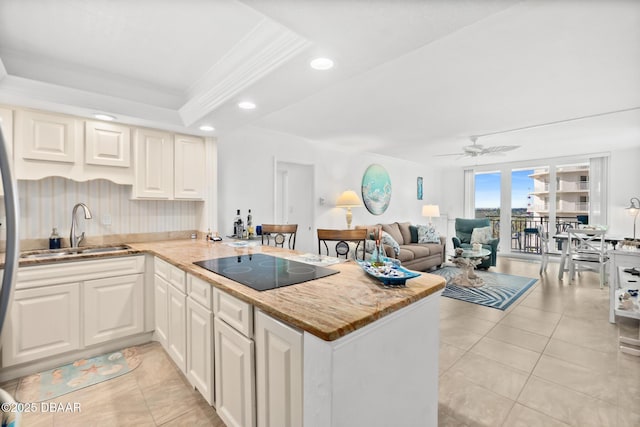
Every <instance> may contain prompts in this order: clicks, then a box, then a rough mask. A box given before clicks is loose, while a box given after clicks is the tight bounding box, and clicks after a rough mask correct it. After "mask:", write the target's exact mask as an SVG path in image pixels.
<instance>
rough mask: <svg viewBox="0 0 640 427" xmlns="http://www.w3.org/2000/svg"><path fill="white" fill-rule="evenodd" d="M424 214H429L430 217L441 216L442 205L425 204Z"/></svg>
mask: <svg viewBox="0 0 640 427" xmlns="http://www.w3.org/2000/svg"><path fill="white" fill-rule="evenodd" d="M422 216H428V217H429V218H433V217H439V216H440V207H439V206H438V205H424V206H423V207H422Z"/></svg>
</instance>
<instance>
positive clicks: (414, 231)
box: [409, 225, 418, 243]
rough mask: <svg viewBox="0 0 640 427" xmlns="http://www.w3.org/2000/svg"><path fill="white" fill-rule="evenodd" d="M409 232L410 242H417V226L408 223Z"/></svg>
mask: <svg viewBox="0 0 640 427" xmlns="http://www.w3.org/2000/svg"><path fill="white" fill-rule="evenodd" d="M409 232H410V233H411V243H418V227H416V226H415V225H410V226H409Z"/></svg>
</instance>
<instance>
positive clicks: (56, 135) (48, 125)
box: [18, 111, 78, 163]
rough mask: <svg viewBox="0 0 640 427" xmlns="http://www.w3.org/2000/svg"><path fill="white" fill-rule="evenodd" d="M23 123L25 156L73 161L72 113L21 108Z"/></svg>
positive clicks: (23, 154)
mask: <svg viewBox="0 0 640 427" xmlns="http://www.w3.org/2000/svg"><path fill="white" fill-rule="evenodd" d="M18 117H20V123H21V125H20V126H21V127H22V137H23V140H22V142H21V143H22V147H23V148H22V158H24V159H30V160H47V161H51V162H63V163H74V162H75V161H76V159H75V153H76V152H75V146H76V133H77V130H76V126H78V121H77V120H76V119H75V118H73V117H67V116H58V115H54V114H45V113H40V112H36V111H22V112H20V115H19V116H18Z"/></svg>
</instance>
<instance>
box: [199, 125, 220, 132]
mask: <svg viewBox="0 0 640 427" xmlns="http://www.w3.org/2000/svg"><path fill="white" fill-rule="evenodd" d="M200 130H203V131H205V132H213V131H214V130H216V128H214V127H213V126H211V125H202V126H200Z"/></svg>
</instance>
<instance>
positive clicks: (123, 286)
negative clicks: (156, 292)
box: [83, 274, 144, 345]
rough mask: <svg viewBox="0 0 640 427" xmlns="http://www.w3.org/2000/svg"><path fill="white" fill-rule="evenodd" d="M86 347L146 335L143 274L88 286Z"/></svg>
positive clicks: (102, 281)
mask: <svg viewBox="0 0 640 427" xmlns="http://www.w3.org/2000/svg"><path fill="white" fill-rule="evenodd" d="M83 291H84V298H83V300H84V345H93V344H98V343H101V342H105V341H110V340H113V339H116V338H122V337H126V336H129V335H134V334H138V333H140V332H142V330H143V329H144V298H143V295H144V278H143V275H142V274H131V275H128V276H117V277H109V278H106V279H98V280H88V281H86V282H84V285H83Z"/></svg>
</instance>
